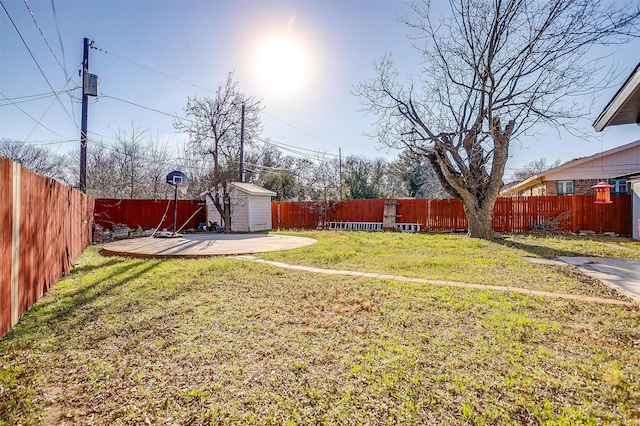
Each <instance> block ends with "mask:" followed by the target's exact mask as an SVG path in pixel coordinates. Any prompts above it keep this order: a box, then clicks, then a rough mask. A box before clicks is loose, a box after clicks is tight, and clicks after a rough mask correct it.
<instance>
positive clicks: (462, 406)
mask: <svg viewBox="0 0 640 426" xmlns="http://www.w3.org/2000/svg"><path fill="white" fill-rule="evenodd" d="M345 234H346V235H343V234H340V233H335V234H333V233H327V235H326V236H324V235H322V234H315V233H312V234H307V235H311V236H314V237H316V238H319V242H318V244H316V245H314V246H311V248H303V249H299V250H295V251H291V252H282V253H272V254H269V257H271V258H273V259H277V260H282V261H289V262H291V263H301V264H317V265H319V266H330V267H332V268H337V267H339V268H344V269H353V270H361V269H367V270H375V268H379V267H381V266H380V265H391V264H393V263H394V262H393V261H392V260H389V259H387V258H386V256H387V255H388V256H392V257H393V256H396V255H394V254H393V253H394V252H395V251H400V252H403V253H404V255H405V256H406V257H407V259H405V260H409V259H408V257H409V256H410V254H409V253H413V254H411V256H413V258H414V259H416V260H419V261H420V262H421V263H422V267H421V268H414V267H413V266H411V262H407V263H406V264H405V265H406V266H405V267H406V268H407V269H401V268H398V269H397V271H396V273H400V274H402V275H411V274H412V273H417V271H420V270H422V269H428V268H429V267H428V266H427V262H428V259H427V257H434V258H435V259H434V260H433V262H434V263H435V264H437V263H438V262H439V263H440V264H441V265H442V264H446V260H445V259H444V258H445V257H446V256H445V255H444V253H450V256H452V257H455V258H458V259H460V258H465V257H466V258H468V259H469V262H472V264H473V265H476V266H475V267H476V268H478V270H479V272H478V274H484V273H488V272H487V271H492V270H495V269H494V268H496V266H495V265H496V264H499V263H500V262H505V263H507V264H508V263H509V262H508V261H510V260H512V259H517V258H518V256H519V255H521V253H522V252H525V251H526V250H524V249H523V248H522V247H511V246H509V245H508V244H505V242H504V241H502V242H491V241H475V240H466V241H467V242H468V243H469V244H468V246H467V247H465V244H464V240H463V239H460V238H459V237H458V236H455V235H441V236H425V235H408V234H358V233H354V234H350V233H345ZM298 235H299V234H298ZM368 235H371V236H372V238H366V237H367V236H368ZM514 238H515V237H514ZM507 240H509V239H507ZM527 244H528V245H534V244H532V243H531V242H530V241H527ZM563 244H564V243H563ZM614 244H615V243H614ZM412 245H413V246H414V250H413V251H411V250H410V249H409V247H410V246H412ZM330 246H333V247H334V248H335V251H336V253H342V254H341V255H339V256H338V258H337V259H335V260H332V258H331V250H330V249H329V247H330ZM313 247H316V250H313ZM545 247H547V246H545ZM547 249H551V250H565V251H566V249H565V248H562V247H556V248H554V247H551V248H548V247H547V248H545V250H547ZM572 250H583V249H572ZM458 251H462V252H463V253H464V255H460V254H457V252H458ZM351 252H356V253H359V254H358V255H352V254H349V253H351ZM511 252H514V253H515V254H512V253H511ZM373 253H376V254H375V255H374V254H373ZM418 253H422V255H419V254H418ZM426 253H429V254H428V255H427V254H426ZM264 257H267V255H265V256H264ZM361 257H365V258H366V261H363V260H362V259H361ZM483 257H487V258H488V259H486V260H483V259H482V258H483ZM347 258H348V259H349V260H348V261H347V260H345V259H347ZM400 258H402V256H397V257H395V259H396V260H399V259H400ZM304 259H307V261H306V262H303V260H304ZM436 260H437V262H436ZM79 262H80V263H79V266H78V267H77V268H75V269H74V270H73V271H72V274H71V275H70V276H68V277H66V278H64V279H63V280H61V281H60V282H58V283H57V284H56V285H55V286H54V287H53V288H52V290H51V292H50V293H49V294H47V295H46V296H45V297H44V298H43V299H42V300H41V301H40V302H38V303H37V304H36V305H35V306H34V308H33V309H32V310H31V311H30V312H29V313H27V314H26V315H25V316H24V317H23V318H22V319H21V321H20V323H19V324H18V325H17V326H16V327H15V328H14V329H13V330H12V331H11V332H10V333H9V334H8V335H7V336H6V337H5V338H4V339H2V341H0V367H1V368H0V423H2V424H39V423H41V424H59V423H67V424H105V425H106V424H144V423H151V424H260V425H267V424H451V425H459V424H486V425H501V424H514V425H515V424H629V425H632V424H637V422H638V421H639V420H640V408H639V406H638V400H640V386H639V385H638V383H640V346H639V345H638V344H637V342H638V340H640V312H639V310H638V309H637V308H620V307H613V306H606V305H597V304H593V303H586V302H575V301H566V300H560V299H551V298H540V297H532V296H527V295H522V294H513V293H502V292H492V291H486V290H472V289H462V288H453V287H440V286H430V285H424V284H417V283H406V282H396V281H386V280H377V279H363V278H353V277H344V276H331V275H323V274H313V273H307V272H302V271H292V270H282V269H278V268H274V267H270V266H269V265H264V264H258V263H253V262H248V261H241V260H236V259H227V258H213V259H199V260H163V261H159V260H150V261H145V260H140V259H128V258H114V257H110V258H106V257H102V256H100V255H99V254H98V253H97V251H96V248H90V249H88V250H86V251H85V253H84V254H83V255H82V256H81V258H80V260H79ZM460 267H462V268H463V269H464V271H463V272H460V274H461V275H460V276H461V277H466V278H468V279H471V278H472V277H474V275H473V274H471V270H472V267H465V266H460ZM440 268H442V269H441V270H442V271H446V270H447V268H446V267H445V266H440ZM502 271H503V272H502V277H501V279H502V280H504V281H511V280H512V278H511V276H510V275H509V274H511V271H512V269H509V268H506V269H502ZM385 272H386V273H388V272H389V271H385ZM423 273H425V272H423ZM430 273H432V272H430ZM447 273H448V274H450V275H451V276H455V274H456V273H458V272H451V271H448V272H447ZM547 273H548V272H547ZM555 273H556V272H553V274H555ZM433 276H434V277H438V278H440V279H441V278H444V277H443V276H439V275H433ZM551 277H555V275H551ZM449 279H451V278H450V277H449ZM564 279H566V280H567V282H571V280H573V284H567V285H566V288H570V287H571V286H573V287H575V288H581V287H580V286H581V285H582V284H580V283H579V280H577V279H575V278H573V277H571V276H565V277H564ZM461 280H462V279H461ZM476 282H477V281H476ZM530 282H531V283H532V284H531V285H534V284H536V283H538V281H536V280H533V279H532V281H530ZM510 284H511V285H512V284H513V283H512V282H510Z"/></svg>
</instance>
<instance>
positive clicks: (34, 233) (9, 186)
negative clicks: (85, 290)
mask: <svg viewBox="0 0 640 426" xmlns="http://www.w3.org/2000/svg"><path fill="white" fill-rule="evenodd" d="M16 167H17V169H16V170H18V173H17V174H15V175H14V163H13V162H11V161H10V160H7V159H5V158H0V214H1V217H2V221H1V222H0V254H1V256H0V304H1V309H0V336H4V335H5V334H6V333H7V332H8V331H9V329H10V327H11V323H12V315H11V310H12V308H11V306H12V294H11V280H12V277H13V276H17V283H18V291H17V299H16V300H14V302H13V303H14V304H13V306H14V307H15V309H16V312H17V314H18V317H20V316H22V315H23V314H24V313H25V312H26V311H28V310H29V309H30V308H31V306H33V304H34V303H35V302H37V301H38V299H39V298H40V297H42V296H43V295H44V294H45V293H46V292H47V291H48V290H49V289H50V288H51V286H52V285H53V284H54V283H55V282H56V281H57V280H58V279H59V278H60V277H61V276H62V275H63V274H66V273H68V272H69V269H70V267H71V265H72V264H73V262H74V261H75V259H76V258H77V257H78V256H79V255H80V254H81V253H82V250H84V248H85V247H86V246H87V245H89V244H90V243H91V231H92V227H93V205H94V204H93V202H94V200H93V199H92V198H90V197H87V196H86V195H85V194H82V193H80V192H78V191H75V190H73V189H71V188H69V187H66V186H64V185H61V184H60V183H58V182H56V181H54V180H52V179H49V178H45V177H43V176H40V175H38V174H36V173H34V172H32V171H30V170H28V169H25V168H23V167H19V166H16ZM14 178H15V180H16V182H17V181H18V179H19V182H20V185H19V186H18V188H17V191H16V192H15V193H14V189H13V188H14V186H13V185H14ZM18 200H19V201H18ZM16 202H19V209H20V215H19V219H18V221H17V223H19V229H20V230H19V234H18V235H13V216H14V215H13V209H14V207H13V206H14V205H16ZM17 223H16V224H17ZM14 238H15V239H16V240H17V241H18V247H19V248H18V250H16V251H15V252H14V250H13V239H14ZM13 258H16V259H18V262H17V268H16V270H12V268H14V265H13Z"/></svg>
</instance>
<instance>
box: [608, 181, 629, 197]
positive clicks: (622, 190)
mask: <svg viewBox="0 0 640 426" xmlns="http://www.w3.org/2000/svg"><path fill="white" fill-rule="evenodd" d="M609 185H613V188H611V193H612V194H626V193H628V192H629V190H628V188H627V180H626V179H609Z"/></svg>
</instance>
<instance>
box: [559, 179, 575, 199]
mask: <svg viewBox="0 0 640 426" xmlns="http://www.w3.org/2000/svg"><path fill="white" fill-rule="evenodd" d="M571 194H573V181H572V180H559V181H558V195H571Z"/></svg>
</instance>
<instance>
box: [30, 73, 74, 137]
mask: <svg viewBox="0 0 640 426" xmlns="http://www.w3.org/2000/svg"><path fill="white" fill-rule="evenodd" d="M70 81H71V77H69V79H68V80H67V82H66V83H65V84H64V86H63V88H65V87H67V85H68V84H69V82H70ZM56 96H57V95H56ZM55 103H56V100H55V99H54V100H53V102H51V104H49V108H47V109H46V110H45V111H44V112H43V113H42V115H41V116H40V120H38V122H41V121H42V119H44V117H45V115H47V113H48V112H49V110H50V109H51V107H52V106H53V104H55ZM72 106H73V105H72ZM37 127H38V125H37V124H36V125H35V126H33V128H32V129H31V131H30V132H29V134H28V135H27V137H26V138H25V140H29V138H30V137H31V135H32V134H33V132H35V130H36V128H37Z"/></svg>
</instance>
